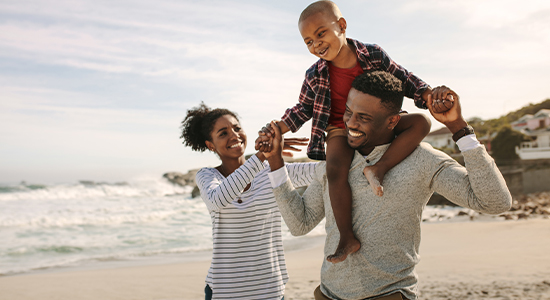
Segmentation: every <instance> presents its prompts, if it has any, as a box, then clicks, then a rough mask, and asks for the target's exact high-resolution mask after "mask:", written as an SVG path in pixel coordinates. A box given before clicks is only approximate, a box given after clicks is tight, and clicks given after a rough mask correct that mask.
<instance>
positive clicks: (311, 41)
mask: <svg viewBox="0 0 550 300" xmlns="http://www.w3.org/2000/svg"><path fill="white" fill-rule="evenodd" d="M340 27H341V24H340V22H339V21H338V20H337V18H336V16H334V15H333V14H330V13H324V12H318V13H316V14H314V15H311V16H310V17H309V18H307V19H305V20H303V21H302V22H300V24H298V28H299V29H300V34H301V35H302V38H303V39H304V42H305V43H306V46H307V49H308V50H309V52H311V54H313V55H315V56H317V57H319V58H322V59H324V60H327V61H333V60H334V59H335V58H336V57H337V56H338V54H339V53H340V50H341V49H342V47H343V45H345V44H346V43H347V42H346V36H345V34H344V33H343V32H342V29H341V28H340Z"/></svg>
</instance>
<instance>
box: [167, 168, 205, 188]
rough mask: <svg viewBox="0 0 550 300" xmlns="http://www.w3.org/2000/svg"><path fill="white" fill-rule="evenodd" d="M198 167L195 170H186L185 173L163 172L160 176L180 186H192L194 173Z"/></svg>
mask: <svg viewBox="0 0 550 300" xmlns="http://www.w3.org/2000/svg"><path fill="white" fill-rule="evenodd" d="M197 171H198V169H196V170H190V171H188V172H187V174H183V173H180V172H168V173H164V175H162V177H164V178H166V179H168V181H170V182H171V183H173V184H177V185H180V186H186V185H190V186H194V185H195V175H196V174H197Z"/></svg>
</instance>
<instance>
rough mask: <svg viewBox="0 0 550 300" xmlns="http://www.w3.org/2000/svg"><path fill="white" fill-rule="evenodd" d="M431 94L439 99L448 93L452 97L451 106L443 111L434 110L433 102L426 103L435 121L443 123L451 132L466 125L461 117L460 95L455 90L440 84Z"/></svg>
mask: <svg viewBox="0 0 550 300" xmlns="http://www.w3.org/2000/svg"><path fill="white" fill-rule="evenodd" d="M433 94H434V95H436V96H437V97H439V99H441V97H443V96H444V97H448V96H449V95H450V96H452V97H453V106H452V107H451V108H450V109H449V110H447V111H444V112H438V111H436V110H435V107H434V105H433V103H428V109H429V110H430V113H431V114H432V116H433V117H434V118H435V119H436V120H437V121H439V122H441V123H443V124H444V125H445V126H447V128H449V130H451V132H453V133H454V132H456V131H458V130H460V129H461V128H464V127H465V126H466V125H468V124H467V123H466V121H465V120H464V118H463V117H462V109H461V107H460V101H459V99H460V97H459V96H458V94H457V93H455V91H453V90H451V89H450V88H448V87H446V86H444V85H442V86H439V87H436V88H435V89H434V90H433ZM431 101H433V100H431Z"/></svg>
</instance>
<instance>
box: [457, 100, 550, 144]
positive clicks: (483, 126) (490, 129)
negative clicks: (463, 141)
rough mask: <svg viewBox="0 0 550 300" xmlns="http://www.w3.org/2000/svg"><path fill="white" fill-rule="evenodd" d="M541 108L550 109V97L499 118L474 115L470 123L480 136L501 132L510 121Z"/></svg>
mask: <svg viewBox="0 0 550 300" xmlns="http://www.w3.org/2000/svg"><path fill="white" fill-rule="evenodd" d="M541 109H550V99H546V100H544V101H542V102H541V103H538V104H529V105H527V106H524V107H522V108H520V109H518V110H516V111H513V112H510V113H508V114H507V115H505V116H502V117H500V118H497V119H490V120H482V119H481V118H478V117H474V118H471V119H470V120H468V123H469V124H470V125H472V127H474V129H475V131H476V134H477V136H478V138H479V137H484V136H486V135H488V134H489V135H490V134H492V133H494V132H499V131H500V130H501V129H502V128H503V127H507V126H510V123H512V122H514V121H516V120H517V119H519V118H521V117H523V116H524V115H526V114H531V115H533V114H536V113H537V112H538V111H539V110H541Z"/></svg>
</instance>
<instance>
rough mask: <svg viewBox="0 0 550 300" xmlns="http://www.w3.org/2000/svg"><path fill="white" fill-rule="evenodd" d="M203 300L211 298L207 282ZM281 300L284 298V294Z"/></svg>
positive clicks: (210, 290)
mask: <svg viewBox="0 0 550 300" xmlns="http://www.w3.org/2000/svg"><path fill="white" fill-rule="evenodd" d="M204 300H212V289H211V288H210V286H209V285H208V284H207V285H206V286H205V287H204ZM281 300H285V296H283V298H281Z"/></svg>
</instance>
